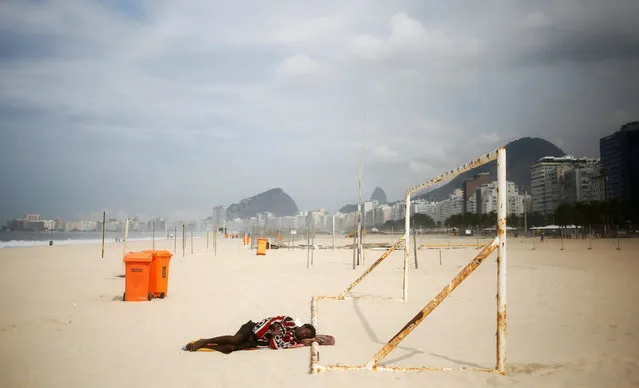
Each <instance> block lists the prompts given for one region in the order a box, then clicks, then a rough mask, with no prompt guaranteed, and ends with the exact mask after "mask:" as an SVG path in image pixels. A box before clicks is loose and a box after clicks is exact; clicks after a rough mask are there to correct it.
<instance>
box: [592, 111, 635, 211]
mask: <svg viewBox="0 0 639 388" xmlns="http://www.w3.org/2000/svg"><path fill="white" fill-rule="evenodd" d="M599 152H600V155H601V164H602V167H603V174H604V190H605V194H604V195H605V198H606V199H618V200H629V199H636V198H639V121H635V122H632V123H628V124H626V125H623V126H622V127H621V128H620V130H619V131H617V132H615V133H613V134H612V135H608V136H606V137H603V138H601V139H600V140H599Z"/></svg>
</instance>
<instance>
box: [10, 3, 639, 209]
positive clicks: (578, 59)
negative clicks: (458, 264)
mask: <svg viewBox="0 0 639 388" xmlns="http://www.w3.org/2000/svg"><path fill="white" fill-rule="evenodd" d="M638 15H639V1H636V0H609V1H605V2H604V1H601V0H562V1H555V0H541V1H523V0H485V1H481V2H478V1H475V0H461V1H441V0H440V1H430V0H393V1H381V0H379V1H377V0H356V1H346V0H340V1H337V0H324V1H314V2H310V1H306V2H303V1H297V2H291V1H280V0H270V1H258V0H254V1H248V0H234V1H224V2H221V1H212V0H197V1H169V0H148V1H126V0H119V1H107V0H101V1H98V0H73V1H71V0H58V1H45V0H38V1H36V0H33V1H25V0H15V1H13V0H4V1H0V220H3V219H7V218H9V217H16V216H17V217H21V216H23V215H24V213H25V212H37V213H41V214H42V215H43V216H46V217H56V216H61V217H63V218H67V219H69V218H74V217H80V216H82V215H84V214H87V213H90V212H95V211H100V209H103V208H107V209H109V210H110V211H114V212H115V211H120V210H123V211H125V212H126V213H127V214H129V215H134V214H144V215H156V214H157V215H165V216H169V217H180V216H195V215H206V214H210V212H211V210H210V209H211V207H212V206H214V205H218V204H228V203H231V202H234V201H237V200H239V199H241V198H244V197H247V196H251V195H254V194H257V193H259V192H261V191H264V190H268V189H270V188H273V187H281V188H282V189H284V190H285V191H286V192H287V193H289V194H290V195H291V196H292V197H293V198H294V199H295V201H296V202H297V204H298V206H299V207H300V208H306V209H308V208H319V207H324V208H327V209H329V210H332V209H335V208H339V207H340V206H342V205H343V204H345V203H348V202H353V201H355V200H356V197H357V182H356V177H357V160H358V154H359V151H360V148H361V147H362V139H364V141H363V146H364V147H365V150H366V151H365V166H364V195H365V196H366V197H368V196H370V194H371V192H372V190H373V188H374V187H375V186H381V187H383V188H384V189H385V191H386V193H387V195H388V197H389V199H391V200H395V199H399V198H400V197H401V195H402V192H403V191H404V190H405V189H406V188H407V187H408V186H412V185H414V184H417V183H419V182H421V181H423V180H425V179H427V178H430V177H433V176H434V175H437V174H439V173H441V172H443V171H444V170H447V169H450V168H453V167H457V166H458V165H459V164H462V163H463V162H465V161H466V160H468V159H472V158H474V157H475V156H477V155H478V154H480V153H483V152H486V151H489V150H492V149H495V148H496V147H498V146H500V145H503V144H506V143H507V142H509V141H511V140H515V139H517V138H520V137H523V136H531V137H542V138H544V139H547V140H549V141H551V142H553V143H555V144H556V145H558V146H559V147H561V148H562V149H564V151H566V152H568V153H571V154H576V155H583V156H598V154H599V151H598V139H599V138H600V137H601V136H603V135H606V134H609V133H611V132H614V131H615V130H617V129H618V128H619V126H620V125H622V124H623V123H625V122H628V121H632V120H639V93H638V90H639V71H637V70H636V69H639V23H637V17H638ZM362 133H364V136H363V137H362Z"/></svg>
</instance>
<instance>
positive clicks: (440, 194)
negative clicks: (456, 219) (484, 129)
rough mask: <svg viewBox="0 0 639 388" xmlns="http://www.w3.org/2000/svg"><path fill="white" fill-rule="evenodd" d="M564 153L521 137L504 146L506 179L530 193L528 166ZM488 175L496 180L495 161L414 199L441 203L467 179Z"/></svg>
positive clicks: (533, 139) (537, 140)
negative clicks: (544, 158) (524, 187)
mask: <svg viewBox="0 0 639 388" xmlns="http://www.w3.org/2000/svg"><path fill="white" fill-rule="evenodd" d="M564 155H566V153H565V152H564V151H562V150H561V149H560V148H559V147H557V146H555V145H554V144H552V143H551V142H549V141H546V140H544V139H540V138H536V137H533V138H530V137H523V138H521V139H518V140H515V141H512V142H510V143H508V144H507V145H506V177H507V179H508V180H509V181H512V182H515V184H516V185H517V188H521V186H522V185H526V188H527V189H526V190H527V191H528V193H530V165H531V164H533V163H534V162H536V161H538V160H539V159H541V158H543V157H544V156H564ZM486 172H488V173H490V177H491V180H497V161H492V162H490V163H486V164H484V165H481V166H479V167H477V168H474V169H472V170H470V171H466V172H465V173H463V174H460V175H458V176H457V177H455V178H454V179H452V180H451V181H450V182H448V183H447V184H445V185H444V186H442V187H439V188H437V189H435V190H433V191H430V192H428V193H426V194H422V195H419V196H417V197H416V198H427V199H430V200H434V201H442V200H444V199H446V198H448V196H449V195H450V194H452V193H453V192H454V191H455V189H461V188H463V182H464V180H465V179H467V178H472V177H473V175H475V174H479V173H486Z"/></svg>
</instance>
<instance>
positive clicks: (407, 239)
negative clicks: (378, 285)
mask: <svg viewBox="0 0 639 388" xmlns="http://www.w3.org/2000/svg"><path fill="white" fill-rule="evenodd" d="M405 206H406V209H405V213H406V214H404V276H403V281H402V300H403V301H404V302H406V301H408V249H409V248H410V245H409V243H410V191H407V192H406V204H405Z"/></svg>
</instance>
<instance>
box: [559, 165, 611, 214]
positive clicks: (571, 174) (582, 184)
mask: <svg viewBox="0 0 639 388" xmlns="http://www.w3.org/2000/svg"><path fill="white" fill-rule="evenodd" d="M600 176H601V167H600V165H599V163H593V164H589V165H582V166H571V167H569V168H566V169H564V170H563V174H562V175H561V176H560V177H559V182H558V184H559V192H560V195H559V196H560V198H559V202H560V203H566V204H570V205H573V204H575V203H578V202H591V201H598V200H601V198H600V197H601V194H602V193H601V188H600V187H599V186H598V185H600V184H601V182H602V180H601V179H600Z"/></svg>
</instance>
